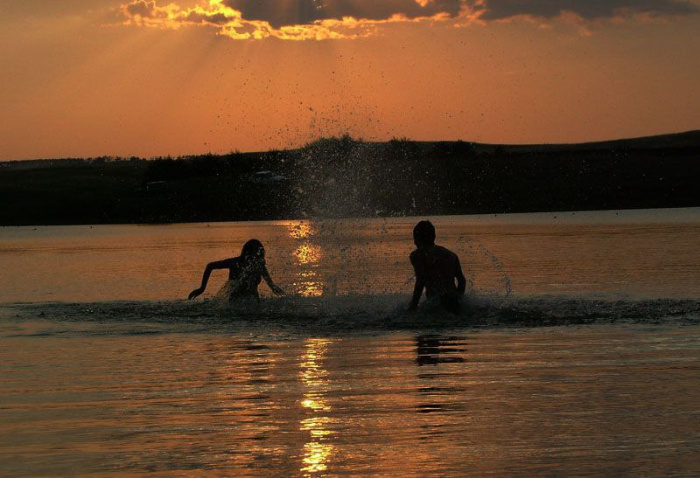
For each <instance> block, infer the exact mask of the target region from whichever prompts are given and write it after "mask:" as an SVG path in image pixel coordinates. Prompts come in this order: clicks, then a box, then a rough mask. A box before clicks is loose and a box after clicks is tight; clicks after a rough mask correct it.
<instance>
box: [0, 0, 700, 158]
mask: <svg viewBox="0 0 700 478" xmlns="http://www.w3.org/2000/svg"><path fill="white" fill-rule="evenodd" d="M12 3H17V4H18V5H11V4H12ZM621 7H624V8H621ZM699 12H700V2H698V1H697V0H693V1H692V2H690V1H685V0H531V1H530V2H519V1H516V0H422V1H420V0H373V1H371V2H370V1H366V0H269V1H266V2H259V1H253V0H211V1H209V0H203V1H196V0H173V2H172V3H170V2H160V1H155V2H154V1H143V0H140V1H136V2H133V3H132V4H129V3H128V2H126V1H119V0H117V1H114V0H64V1H61V2H56V1H53V0H50V1H49V0H23V1H22V2H2V4H0V45H2V48H0V64H2V65H3V66H2V74H1V75H0V106H1V108H2V115H1V116H0V160H11V159H28V158H57V157H91V156H99V155H111V156H130V155H137V156H146V157H151V156H157V155H183V154H198V153H205V152H214V153H223V152H228V151H231V150H235V149H238V150H242V151H248V150H267V149H270V148H286V147H293V146H297V145H300V144H303V143H305V142H307V141H309V140H312V139H314V138H317V137H319V136H327V135H338V134H343V133H346V132H347V133H350V134H351V135H353V136H355V137H361V138H365V139H368V140H387V139H391V138H392V137H408V138H411V139H416V140H456V139H463V140H473V141H480V142H494V143H539V142H579V141H589V140H600V139H612V138H621V137H632V136H643V135H651V134H659V133H668V132H680V131H686V130H691V129H700V28H699V27H700V13H699ZM350 15H352V18H350ZM255 38H257V39H255Z"/></svg>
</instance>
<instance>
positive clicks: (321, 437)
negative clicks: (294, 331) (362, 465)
mask: <svg viewBox="0 0 700 478" xmlns="http://www.w3.org/2000/svg"><path fill="white" fill-rule="evenodd" d="M330 344H331V341H330V340H328V339H308V340H307V341H306V343H305V353H304V355H302V357H301V363H300V365H299V367H300V369H301V370H300V372H299V378H300V379H301V382H302V384H303V385H304V389H305V392H304V397H303V399H302V400H301V407H302V408H303V409H304V410H306V412H307V414H310V416H307V417H306V418H305V419H303V420H302V421H301V424H300V428H301V430H302V431H305V432H308V433H309V441H308V442H306V443H305V444H304V456H303V458H302V467H301V472H302V473H304V475H305V476H312V475H313V474H315V473H319V472H323V471H326V470H327V469H328V463H329V461H330V458H331V456H332V454H333V451H334V449H335V448H334V446H333V445H332V444H330V443H328V439H329V438H330V437H331V436H332V435H333V432H332V431H331V430H330V429H329V424H330V422H331V418H330V417H328V416H327V413H328V412H330V411H331V406H330V404H329V403H328V400H327V398H326V392H327V389H328V384H329V382H328V371H327V370H326V369H325V368H323V358H324V356H325V354H326V351H327V349H328V346H329V345H330Z"/></svg>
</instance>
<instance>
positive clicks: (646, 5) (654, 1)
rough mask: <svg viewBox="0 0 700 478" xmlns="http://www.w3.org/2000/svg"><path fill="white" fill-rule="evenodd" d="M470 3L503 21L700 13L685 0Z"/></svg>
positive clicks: (489, 17)
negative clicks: (568, 15) (565, 15)
mask: <svg viewBox="0 0 700 478" xmlns="http://www.w3.org/2000/svg"><path fill="white" fill-rule="evenodd" d="M468 3H469V4H471V5H472V7H474V8H475V9H476V11H483V14H482V15H481V19H482V20H502V19H507V18H511V17H515V16H518V15H530V16H535V17H542V18H553V17H557V16H559V15H561V14H562V13H565V12H569V13H574V14H576V15H579V16H581V17H582V18H585V19H588V20H596V19H601V18H610V17H614V16H616V15H618V14H619V13H620V12H628V13H641V14H648V15H689V14H693V13H698V11H699V10H698V7H697V5H694V4H692V3H690V2H688V1H685V0H487V1H485V2H475V1H474V0H470V1H469V2H468ZM478 3H481V5H480V6H478V5H477V4H478Z"/></svg>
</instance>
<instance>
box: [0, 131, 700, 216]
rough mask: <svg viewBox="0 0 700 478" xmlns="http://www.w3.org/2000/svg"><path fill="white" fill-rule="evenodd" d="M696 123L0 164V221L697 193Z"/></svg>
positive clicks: (640, 201) (578, 205) (657, 201)
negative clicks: (631, 131) (661, 128)
mask: <svg viewBox="0 0 700 478" xmlns="http://www.w3.org/2000/svg"><path fill="white" fill-rule="evenodd" d="M699 181H700V131H693V132H688V133H680V134H675V135H664V136H654V137H648V138H636V139H630V140H616V141H609V142H600V143H587V144H580V145H529V146H515V145H513V146H508V145H484V144H476V143H467V142H462V141H459V142H430V143H428V142H413V141H408V140H392V141H390V142H387V143H367V142H362V141H356V140H353V139H351V138H349V137H347V136H346V137H343V138H327V139H321V140H318V141H316V142H314V143H311V144H309V145H307V146H305V147H303V148H300V149H296V150H286V151H268V152H264V153H232V154H227V155H220V156H214V155H204V156H190V157H182V158H176V159H173V158H157V159H152V160H144V159H141V158H125V159H123V158H96V159H63V160H35V161H14V162H2V163H0V205H1V206H0V225H3V226H18V225H24V226H28V225H32V226H34V225H69V224H164V223H189V222H221V221H251V220H279V219H300V218H305V217H380V216H387V217H390V216H425V215H456V214H460V215H462V214H465V215H466V214H506V213H528V212H553V211H563V212H564V211H582V210H610V209H620V210H622V209H652V208H678V207H697V206H700V187H699V185H698V182H699Z"/></svg>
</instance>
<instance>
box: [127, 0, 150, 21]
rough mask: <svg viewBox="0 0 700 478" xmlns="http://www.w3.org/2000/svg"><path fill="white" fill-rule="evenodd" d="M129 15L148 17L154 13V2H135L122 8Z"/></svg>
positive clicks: (139, 0) (142, 0) (138, 0)
mask: <svg viewBox="0 0 700 478" xmlns="http://www.w3.org/2000/svg"><path fill="white" fill-rule="evenodd" d="M123 8H124V9H125V10H126V12H127V13H128V14H129V15H140V16H142V17H150V16H152V15H153V13H154V12H155V11H156V2H155V1H151V2H147V1H144V0H137V1H135V2H132V3H130V4H128V5H125V6H124V7H123Z"/></svg>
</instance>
